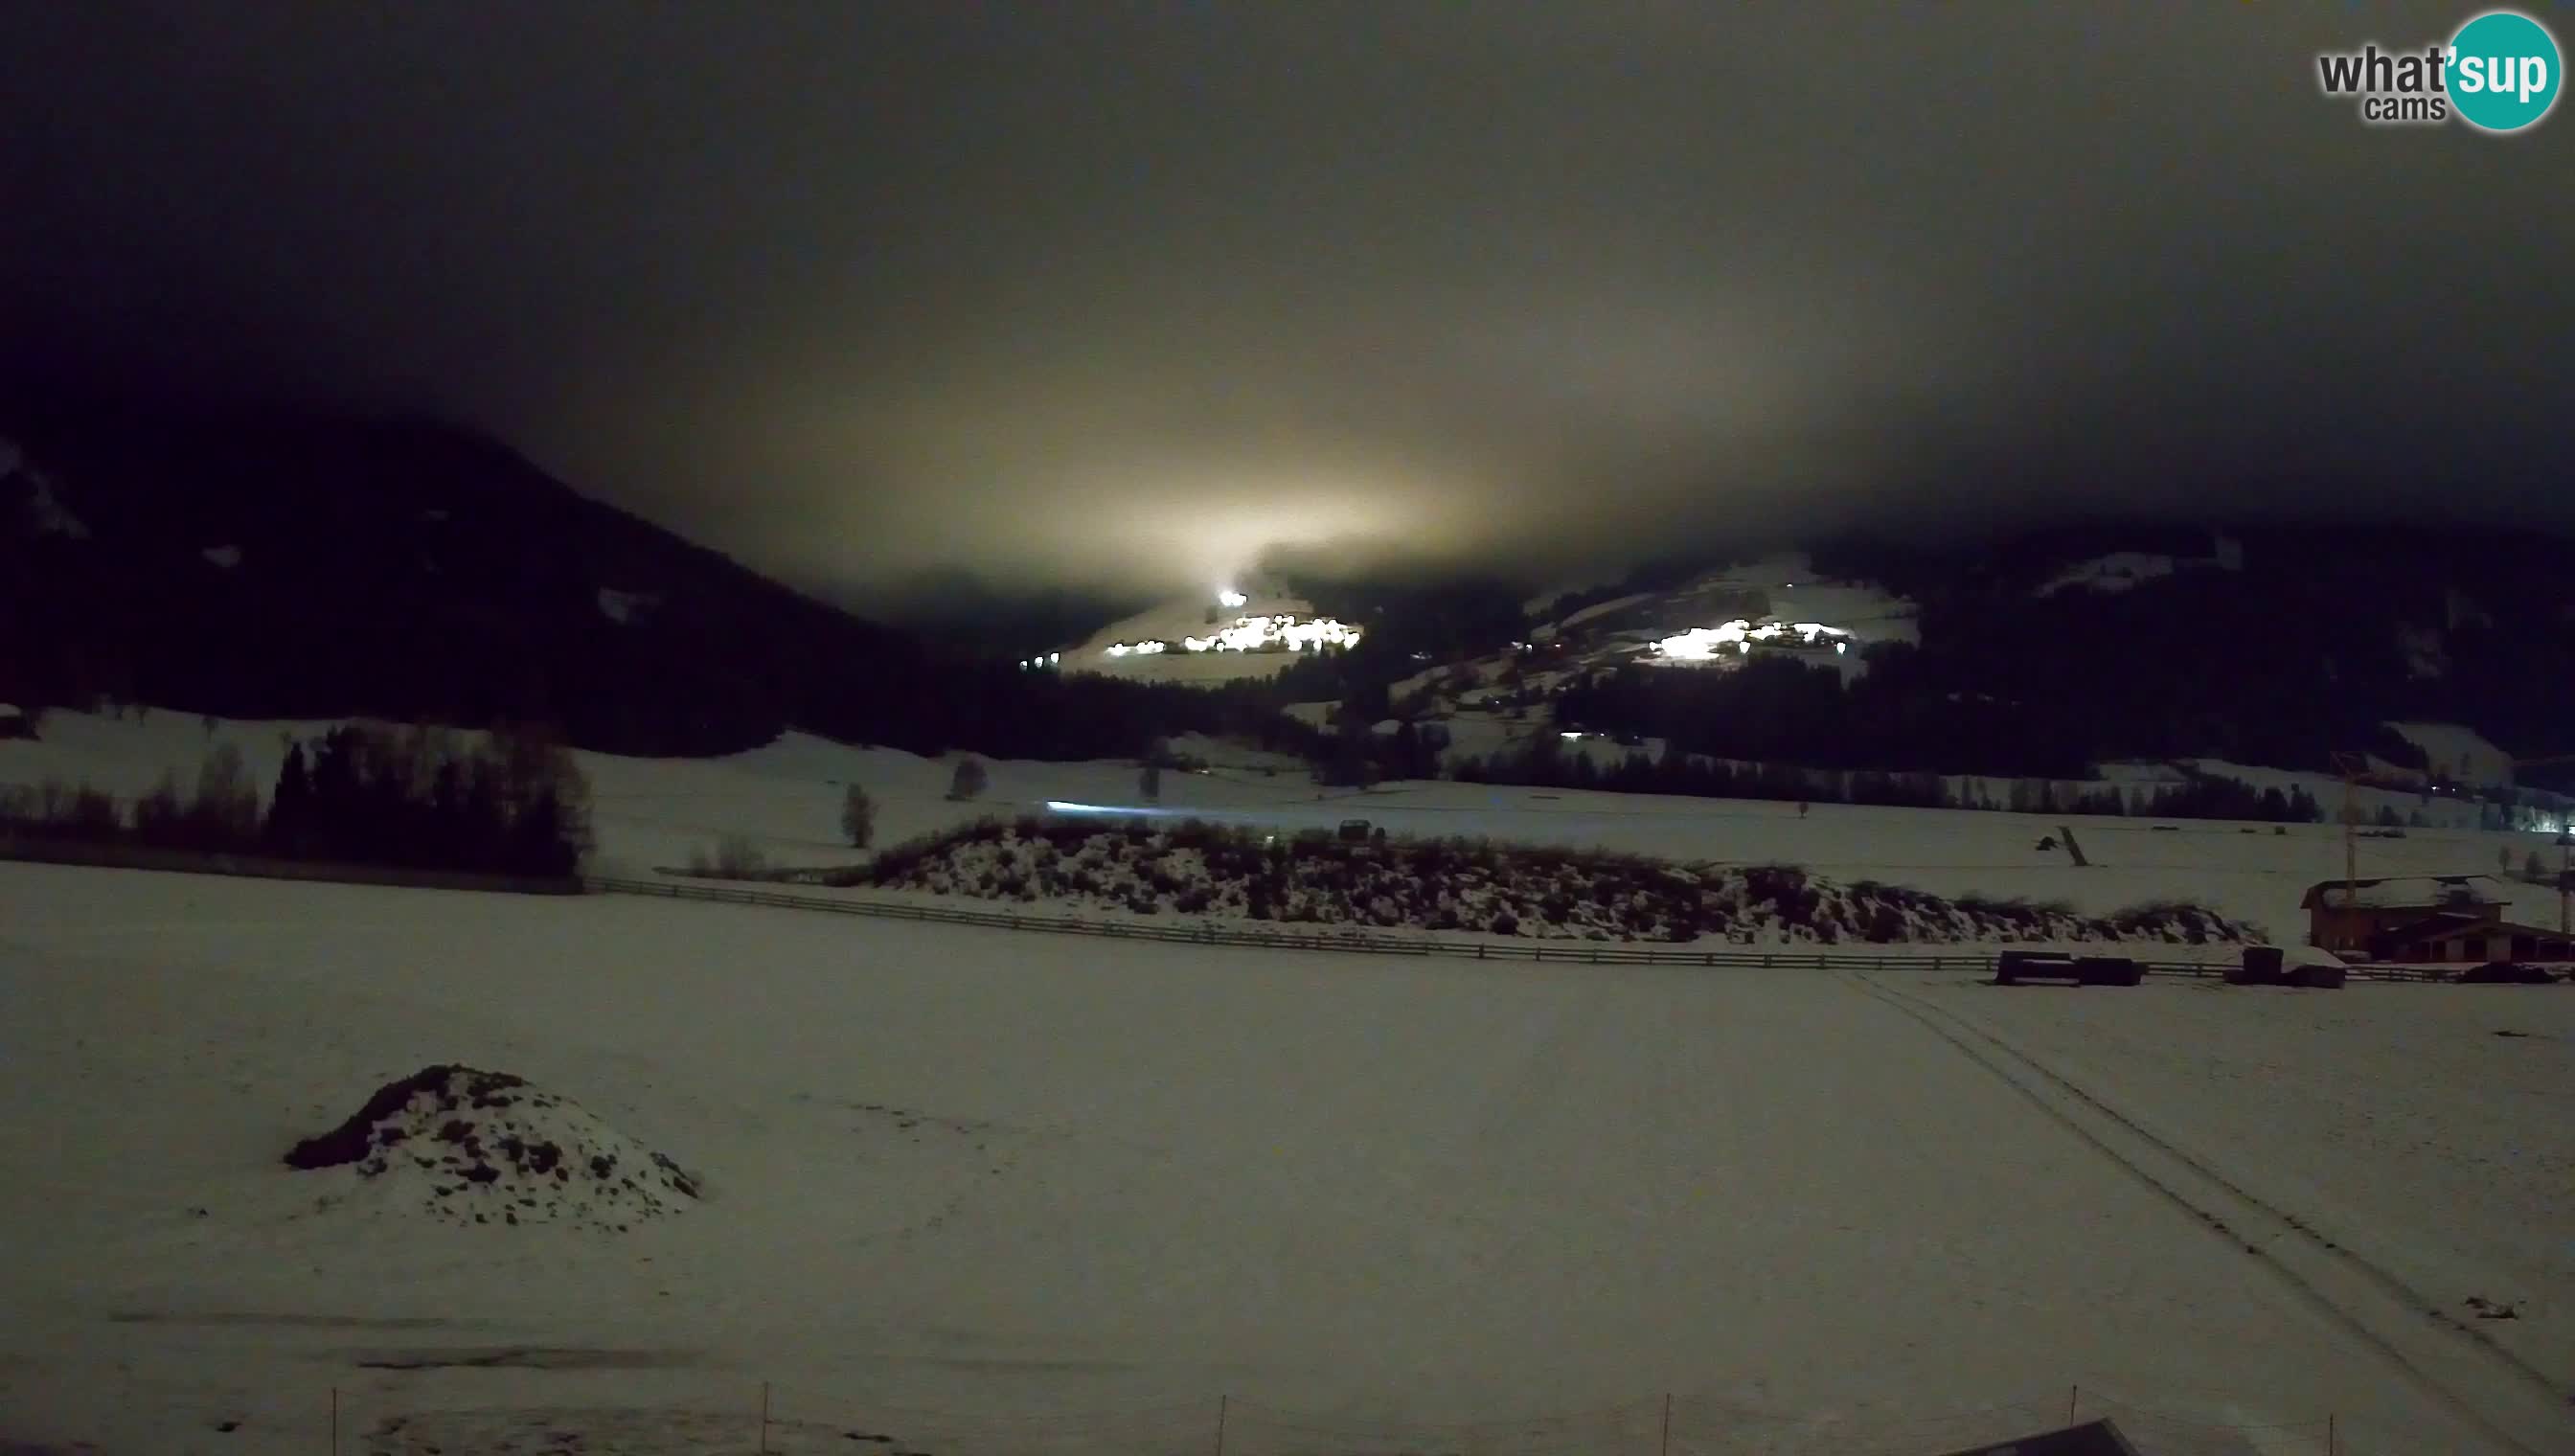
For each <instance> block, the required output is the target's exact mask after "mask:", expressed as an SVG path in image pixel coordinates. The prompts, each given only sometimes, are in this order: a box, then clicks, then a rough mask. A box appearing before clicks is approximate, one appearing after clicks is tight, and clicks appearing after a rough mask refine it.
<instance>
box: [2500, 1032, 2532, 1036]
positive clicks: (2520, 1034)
mask: <svg viewBox="0 0 2575 1456" xmlns="http://www.w3.org/2000/svg"><path fill="white" fill-rule="evenodd" d="M2495 1034H2496V1035H2497V1036H2528V1035H2529V1034H2530V1033H2529V1032H2527V1031H2498V1032H2496V1033H2495Z"/></svg>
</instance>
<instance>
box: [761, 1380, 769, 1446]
mask: <svg viewBox="0 0 2575 1456" xmlns="http://www.w3.org/2000/svg"><path fill="white" fill-rule="evenodd" d="M760 1450H761V1456H768V1453H769V1382H768V1381H766V1380H764V1381H762V1382H760Z"/></svg>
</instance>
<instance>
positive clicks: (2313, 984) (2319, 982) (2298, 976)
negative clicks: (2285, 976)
mask: <svg viewBox="0 0 2575 1456" xmlns="http://www.w3.org/2000/svg"><path fill="white" fill-rule="evenodd" d="M2342 982H2343V967H2341V966H2339V965H2330V964H2324V963H2321V962H2319V963H2316V964H2309V965H2301V966H2299V967H2297V968H2296V969H2295V970H2292V971H2290V972H2289V984H2291V985H2293V986H2297V987H2300V988H2301V989H2304V990H2311V991H2338V990H2341V989H2342Z"/></svg>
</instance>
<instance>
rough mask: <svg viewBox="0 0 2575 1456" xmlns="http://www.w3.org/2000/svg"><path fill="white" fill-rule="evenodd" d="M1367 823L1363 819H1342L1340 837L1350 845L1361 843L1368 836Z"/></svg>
mask: <svg viewBox="0 0 2575 1456" xmlns="http://www.w3.org/2000/svg"><path fill="white" fill-rule="evenodd" d="M1368 828H1369V825H1368V821H1367V820H1365V819H1343V820H1341V837H1342V838H1343V839H1345V840H1347V841H1349V842H1351V843H1361V842H1364V841H1365V840H1366V838H1367V836H1368Z"/></svg>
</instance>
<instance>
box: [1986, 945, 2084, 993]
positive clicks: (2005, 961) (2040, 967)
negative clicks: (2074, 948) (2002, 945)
mask: <svg viewBox="0 0 2575 1456" xmlns="http://www.w3.org/2000/svg"><path fill="white" fill-rule="evenodd" d="M2040 981H2053V982H2058V983H2062V984H2065V985H2081V984H2083V975H2082V972H2081V971H2080V970H2078V969H2077V968H2076V967H2075V964H2074V957H2073V956H2071V955H2062V954H2058V953H2057V952H2055V951H2052V950H2006V951H2004V952H2003V953H2002V954H2000V955H1997V956H1995V957H1994V980H1993V983H1994V984H1995V985H1998V986H2016V985H2030V984H2034V983H2037V982H2040Z"/></svg>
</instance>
